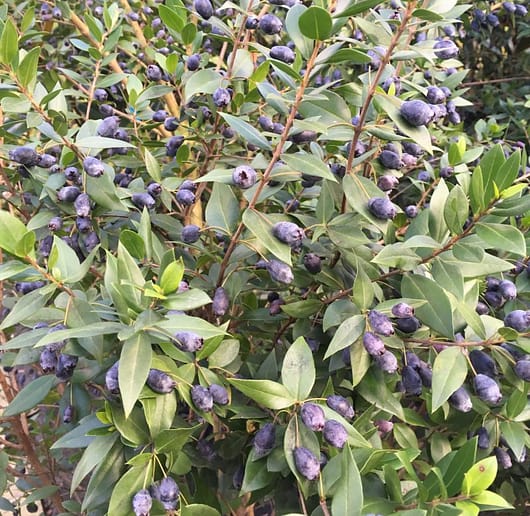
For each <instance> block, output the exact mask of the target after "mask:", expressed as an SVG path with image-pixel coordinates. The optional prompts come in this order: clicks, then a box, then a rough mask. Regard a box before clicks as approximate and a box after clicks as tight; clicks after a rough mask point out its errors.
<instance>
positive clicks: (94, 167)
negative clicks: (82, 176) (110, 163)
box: [83, 156, 105, 177]
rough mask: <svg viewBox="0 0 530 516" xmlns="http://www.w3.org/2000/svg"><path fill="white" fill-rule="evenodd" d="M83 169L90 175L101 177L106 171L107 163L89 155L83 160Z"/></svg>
mask: <svg viewBox="0 0 530 516" xmlns="http://www.w3.org/2000/svg"><path fill="white" fill-rule="evenodd" d="M83 169H84V171H85V172H86V173H87V174H88V175H89V176H90V177H100V176H102V175H103V173H104V172H105V165H104V164H103V162H102V161H100V160H99V159H97V158H94V157H92V156H88V157H86V158H85V159H84V160H83Z"/></svg>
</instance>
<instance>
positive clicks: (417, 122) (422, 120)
mask: <svg viewBox="0 0 530 516" xmlns="http://www.w3.org/2000/svg"><path fill="white" fill-rule="evenodd" d="M400 113H401V116H402V117H403V118H404V119H405V120H406V121H407V122H408V123H409V124H410V125H412V126H414V127H419V126H421V125H427V124H428V123H429V122H430V121H431V120H432V119H433V118H434V112H433V110H432V108H431V106H430V105H429V104H427V103H426V102H423V100H406V101H405V102H403V104H401V109H400Z"/></svg>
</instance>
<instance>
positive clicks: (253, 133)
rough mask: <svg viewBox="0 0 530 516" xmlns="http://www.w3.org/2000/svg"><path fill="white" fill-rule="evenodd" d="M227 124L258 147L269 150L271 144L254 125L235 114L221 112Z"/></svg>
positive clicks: (245, 139)
mask: <svg viewBox="0 0 530 516" xmlns="http://www.w3.org/2000/svg"><path fill="white" fill-rule="evenodd" d="M221 116H222V117H223V118H224V119H225V121H226V122H227V123H228V125H229V126H230V127H231V128H232V129H233V130H234V131H235V132H236V133H237V134H239V136H240V137H241V138H242V139H243V140H244V141H247V142H249V143H251V144H252V145H255V146H256V147H259V148H260V149H265V150H271V148H272V147H271V144H270V143H269V142H268V141H267V138H265V136H263V135H262V134H261V133H260V132H259V131H258V130H257V129H256V128H255V127H253V126H252V125H250V124H249V123H248V122H245V121H244V120H241V118H238V117H237V116H234V115H230V114H228V113H221Z"/></svg>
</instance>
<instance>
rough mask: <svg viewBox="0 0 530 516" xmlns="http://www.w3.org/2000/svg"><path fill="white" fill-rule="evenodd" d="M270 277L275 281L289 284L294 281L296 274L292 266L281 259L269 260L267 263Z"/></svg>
mask: <svg viewBox="0 0 530 516" xmlns="http://www.w3.org/2000/svg"><path fill="white" fill-rule="evenodd" d="M266 267H267V270H268V271H269V274H270V277H271V278H272V279H273V280H274V281H278V282H280V283H285V284H289V283H292V281H293V279H294V276H293V271H292V270H291V267H289V265H287V264H286V263H284V262H281V261H279V260H269V261H268V262H267V264H266Z"/></svg>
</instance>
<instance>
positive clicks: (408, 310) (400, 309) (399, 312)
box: [392, 303, 414, 319]
mask: <svg viewBox="0 0 530 516" xmlns="http://www.w3.org/2000/svg"><path fill="white" fill-rule="evenodd" d="M392 315H393V316H394V317H398V318H400V319H403V318H406V317H412V316H414V308H412V306H410V305H408V304H407V303H397V304H395V305H394V306H393V307H392Z"/></svg>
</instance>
